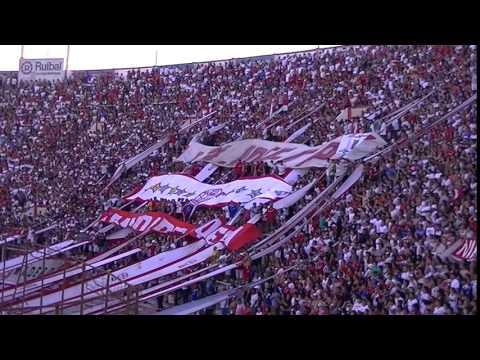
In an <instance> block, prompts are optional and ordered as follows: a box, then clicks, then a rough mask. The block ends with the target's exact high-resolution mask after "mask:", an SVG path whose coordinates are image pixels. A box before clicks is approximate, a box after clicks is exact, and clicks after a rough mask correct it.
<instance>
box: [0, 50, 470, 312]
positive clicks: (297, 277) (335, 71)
mask: <svg viewBox="0 0 480 360" xmlns="http://www.w3.org/2000/svg"><path fill="white" fill-rule="evenodd" d="M476 61H477V57H476V46H468V45H459V46H450V45H449V46H427V45H415V46H407V45H401V46H400V45H394V46H378V45H376V46H372V45H369V46H341V47H333V48H328V49H315V50H312V51H307V52H301V53H291V54H281V55H272V56H265V57H261V58H245V59H234V60H228V61H217V62H208V63H197V64H182V65H175V66H163V67H154V68H139V69H121V70H108V71H71V72H70V73H69V74H68V77H67V78H65V79H64V80H61V81H54V82H47V81H40V80H37V81H19V80H18V79H17V74H16V73H15V72H3V73H2V72H0V126H1V130H0V211H1V216H0V236H1V237H0V246H1V253H2V262H1V263H0V266H1V267H2V268H1V269H0V274H1V277H0V279H1V280H2V285H1V287H2V290H1V300H0V312H1V314H3V315H18V314H81V315H87V314H88V315H97V314H148V315H185V314H215V315H355V314H363V315H427V314H435V315H448V314H460V315H471V314H476V312H477V307H476V300H477V271H476V266H477V262H476V256H477V253H476V252H477V242H476V237H477V219H476V216H477V208H476V196H477V189H476V186H477V183H476V181H477V178H476V162H477V148H476V141H477V135H476V117H477V113H476V110H477V109H476V75H475V74H476V71H477V69H476Z"/></svg>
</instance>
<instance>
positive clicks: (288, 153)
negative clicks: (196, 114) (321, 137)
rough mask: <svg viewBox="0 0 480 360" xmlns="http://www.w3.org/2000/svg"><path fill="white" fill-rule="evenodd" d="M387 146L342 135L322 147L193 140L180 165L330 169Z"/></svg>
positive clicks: (371, 137)
mask: <svg viewBox="0 0 480 360" xmlns="http://www.w3.org/2000/svg"><path fill="white" fill-rule="evenodd" d="M386 144H387V143H386V142H385V140H383V139H382V138H381V137H380V136H379V135H378V134H376V133H373V132H371V133H361V134H350V135H342V136H339V137H337V138H335V139H333V140H331V141H328V142H325V143H323V144H321V145H318V146H314V147H310V146H307V145H304V144H293V143H281V142H273V141H267V140H260V139H249V140H240V141H234V142H231V143H228V144H224V145H221V146H206V145H203V144H200V143H199V142H197V141H196V140H192V141H191V142H190V144H189V146H188V148H187V150H185V151H184V152H183V154H182V155H180V156H179V157H178V158H177V161H184V162H187V163H193V162H197V161H205V162H209V163H213V164H216V165H219V166H224V167H234V166H235V164H236V163H237V162H238V160H242V161H244V162H247V163H254V162H259V161H263V162H267V161H268V162H279V161H281V162H283V165H284V166H285V167H287V168H292V169H296V168H309V167H327V166H328V161H329V160H331V159H341V158H345V159H348V160H351V161H354V160H358V159H361V158H363V157H365V156H368V155H370V154H372V153H373V152H374V151H376V150H377V149H378V148H380V147H382V146H385V145H386Z"/></svg>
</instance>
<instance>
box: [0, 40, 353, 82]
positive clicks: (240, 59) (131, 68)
mask: <svg viewBox="0 0 480 360" xmlns="http://www.w3.org/2000/svg"><path fill="white" fill-rule="evenodd" d="M350 46H358V45H332V46H329V47H324V48H318V47H316V48H312V49H306V50H298V51H291V52H284V53H273V54H265V55H255V56H245V57H240V58H229V59H218V60H208V61H194V62H190V63H178V64H166V65H151V66H136V67H135V66H134V67H122V68H103V69H79V70H69V72H70V71H71V72H82V71H92V72H103V71H105V72H106V71H122V70H123V71H125V70H137V69H139V70H140V69H153V68H169V67H179V66H188V65H199V64H208V63H222V62H226V61H232V60H239V61H242V60H248V59H262V58H268V57H272V56H286V55H294V54H302V53H309V52H314V51H324V50H329V49H332V48H343V47H350ZM17 72H18V71H17V70H0V75H1V74H16V73H17Z"/></svg>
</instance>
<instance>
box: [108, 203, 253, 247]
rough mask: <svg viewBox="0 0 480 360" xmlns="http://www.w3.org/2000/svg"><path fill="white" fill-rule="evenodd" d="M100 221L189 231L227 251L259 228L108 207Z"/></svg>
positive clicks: (242, 243) (245, 241)
mask: <svg viewBox="0 0 480 360" xmlns="http://www.w3.org/2000/svg"><path fill="white" fill-rule="evenodd" d="M101 221H103V222H108V223H113V224H117V225H119V226H121V227H123V228H132V229H134V230H136V231H139V232H143V231H146V230H150V231H156V232H160V233H174V232H176V233H180V234H185V233H186V232H188V234H189V235H190V236H192V237H194V238H197V239H199V240H204V241H205V242H206V244H207V245H213V244H217V243H219V244H222V245H223V247H226V248H227V249H228V250H230V251H236V250H238V249H240V248H241V247H244V246H246V245H248V244H250V243H251V242H252V241H254V240H256V239H257V238H258V237H260V235H261V232H260V231H259V230H258V228H257V227H256V226H255V225H254V224H251V223H247V224H245V225H242V226H240V227H235V226H231V225H227V224H224V223H223V222H222V221H221V220H220V219H213V220H211V221H209V222H207V223H206V224H203V225H200V226H197V227H195V225H192V224H189V223H185V222H183V221H180V220H177V219H175V218H174V217H172V216H170V215H168V214H164V213H162V212H154V211H150V212H147V213H144V214H135V213H130V212H128V211H122V210H118V209H110V210H108V211H107V212H105V213H104V214H103V215H102V217H101Z"/></svg>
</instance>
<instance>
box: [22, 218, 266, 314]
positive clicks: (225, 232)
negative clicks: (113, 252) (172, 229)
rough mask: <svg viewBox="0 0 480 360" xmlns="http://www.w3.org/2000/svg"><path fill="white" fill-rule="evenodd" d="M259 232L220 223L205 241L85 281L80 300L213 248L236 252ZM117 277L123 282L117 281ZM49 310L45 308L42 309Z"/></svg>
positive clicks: (46, 298)
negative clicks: (107, 287)
mask: <svg viewBox="0 0 480 360" xmlns="http://www.w3.org/2000/svg"><path fill="white" fill-rule="evenodd" d="M260 235H261V233H260V231H259V230H258V229H257V228H256V226H255V225H253V224H245V225H243V226H241V227H239V228H236V229H235V228H233V227H231V226H229V225H224V226H221V227H220V228H218V229H217V230H216V231H215V232H213V233H210V234H209V235H208V236H207V237H206V239H204V240H199V241H196V242H194V243H192V244H189V245H187V246H183V247H181V248H178V249H175V250H171V251H166V252H163V253H160V254H158V255H155V256H152V257H150V258H148V259H146V260H144V261H141V262H138V263H135V264H133V265H129V266H127V267H124V268H122V269H119V270H116V271H114V272H113V273H112V276H110V278H109V279H108V275H102V276H98V277H96V278H94V279H92V280H90V281H87V282H86V283H84V285H83V287H84V290H85V292H84V294H83V299H85V300H86V299H90V298H93V297H96V296H99V295H104V294H105V288H106V285H107V282H109V284H110V285H109V292H111V293H114V292H116V291H120V290H123V289H125V288H126V285H125V282H127V283H128V284H130V285H139V284H143V283H145V282H147V281H151V280H154V279H157V278H159V277H162V276H166V275H169V274H173V273H176V272H178V271H180V270H183V269H186V268H189V267H191V266H194V265H196V264H199V263H201V262H203V261H205V260H207V259H208V258H210V257H211V256H212V255H213V254H214V251H215V249H221V248H224V247H226V248H228V249H229V250H230V251H236V250H238V249H240V248H242V247H244V246H246V245H248V244H249V243H250V242H252V241H254V240H255V239H257V238H258V237H259V236H260ZM118 279H121V280H123V281H122V282H120V281H118ZM81 291H82V284H81V283H78V284H76V285H74V286H71V287H69V288H66V289H64V290H63V291H54V292H52V293H50V294H45V295H43V297H42V304H43V305H44V306H49V305H54V304H56V303H58V302H60V301H61V300H62V296H63V300H64V302H65V303H68V302H73V301H75V300H78V299H79V297H80V296H81ZM62 293H63V295H62ZM40 300H41V299H40V297H37V298H34V299H29V300H27V301H25V302H24V306H26V307H37V306H39V305H40ZM51 309H52V308H48V307H47V308H46V309H45V310H51ZM33 313H39V311H38V310H35V311H33Z"/></svg>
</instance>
